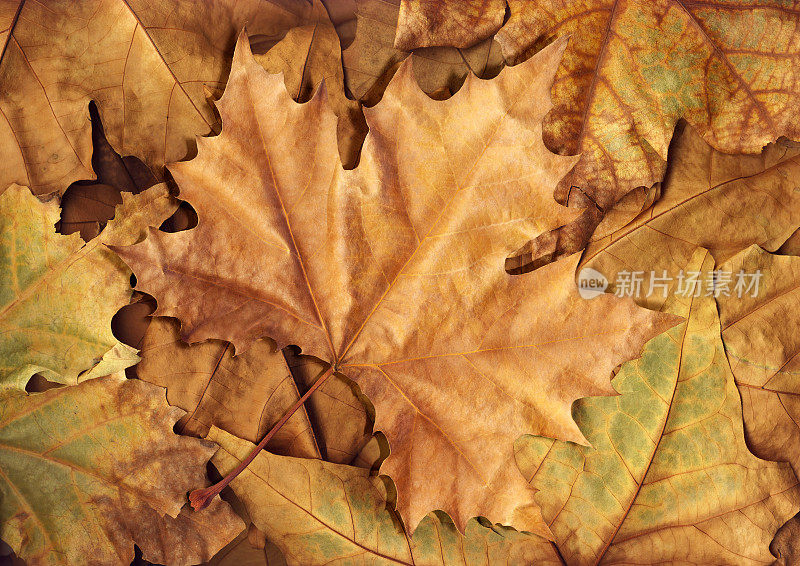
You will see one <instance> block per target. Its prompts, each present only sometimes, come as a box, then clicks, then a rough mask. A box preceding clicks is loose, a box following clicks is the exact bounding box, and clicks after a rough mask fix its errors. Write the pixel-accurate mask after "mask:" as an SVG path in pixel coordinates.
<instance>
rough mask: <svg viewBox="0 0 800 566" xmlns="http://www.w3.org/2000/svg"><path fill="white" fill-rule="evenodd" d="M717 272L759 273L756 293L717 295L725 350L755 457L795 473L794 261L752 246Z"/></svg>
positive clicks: (799, 267) (797, 284)
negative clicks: (776, 462)
mask: <svg viewBox="0 0 800 566" xmlns="http://www.w3.org/2000/svg"><path fill="white" fill-rule="evenodd" d="M720 269H721V270H722V271H726V272H730V273H732V274H736V273H738V272H739V271H742V272H744V273H748V274H755V273H760V280H759V286H758V289H757V290H756V289H753V290H751V291H748V292H746V293H741V296H740V294H739V293H725V294H721V295H720V296H719V297H717V304H718V305H719V314H720V322H721V325H722V339H723V341H724V343H725V352H726V354H727V356H728V361H729V362H730V365H731V370H732V371H733V375H734V376H735V377H736V384H737V385H738V387H739V391H740V392H741V394H742V402H743V406H744V423H745V431H746V432H747V439H748V442H749V444H750V446H751V448H752V449H753V451H754V452H755V453H756V454H758V455H759V456H762V457H764V458H769V459H772V460H788V461H789V462H790V463H791V464H792V466H794V469H795V471H797V470H800V428H798V425H797V422H798V418H800V366H799V365H798V354H799V353H800V341H798V333H797V325H798V322H799V321H798V317H797V315H796V313H797V312H798V310H797V309H798V301H800V292H798V288H800V258H797V257H784V256H777V255H772V254H769V253H767V252H765V251H764V250H762V249H761V248H759V247H757V246H753V247H752V248H749V249H747V250H745V251H743V252H741V253H740V254H737V255H736V256H734V257H733V258H731V259H730V260H729V261H728V262H726V263H725V264H723V265H721V266H720Z"/></svg>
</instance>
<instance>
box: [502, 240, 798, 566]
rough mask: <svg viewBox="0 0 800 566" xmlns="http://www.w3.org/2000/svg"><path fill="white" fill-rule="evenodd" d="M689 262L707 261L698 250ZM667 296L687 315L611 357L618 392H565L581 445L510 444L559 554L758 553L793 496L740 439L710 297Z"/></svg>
mask: <svg viewBox="0 0 800 566" xmlns="http://www.w3.org/2000/svg"><path fill="white" fill-rule="evenodd" d="M703 258H705V261H703ZM691 264H692V265H693V266H695V267H696V268H700V269H703V270H709V269H712V267H713V260H711V258H710V256H708V254H707V252H706V251H705V250H702V249H698V250H697V252H696V254H695V255H694V257H693V258H692V261H691ZM672 300H675V298H674V297H673V299H672ZM676 303H677V304H676V305H675V306H674V307H673V308H672V309H673V311H675V312H680V313H681V314H683V315H685V316H686V317H687V318H688V320H687V321H686V322H685V323H683V324H681V325H679V326H677V327H675V328H673V329H671V330H669V331H668V332H666V333H664V334H662V335H661V336H657V337H656V338H654V339H653V340H651V341H650V342H649V343H648V344H647V346H645V349H644V351H643V352H642V357H641V359H639V360H634V361H631V362H628V363H627V364H624V365H623V366H622V369H621V370H620V372H619V373H618V374H617V376H616V377H615V378H614V388H615V389H616V390H617V391H618V392H619V395H618V396H616V397H606V398H595V399H582V400H581V401H579V402H578V403H576V405H575V419H576V421H577V423H578V426H580V428H581V430H582V431H584V433H585V434H586V437H587V439H588V440H589V442H591V447H585V446H577V445H575V444H569V443H566V442H561V441H557V440H552V439H547V438H534V437H523V438H521V439H520V440H519V441H518V443H517V451H518V453H517V462H518V463H519V465H520V469H521V470H522V471H523V473H524V474H525V475H526V477H527V478H529V480H530V482H531V485H532V486H533V487H534V488H535V489H536V490H537V495H536V500H537V502H539V503H540V504H541V507H542V515H543V516H544V518H545V520H546V521H547V523H548V525H549V526H550V528H551V530H552V531H553V534H554V535H555V540H556V542H557V544H558V547H559V550H560V551H561V555H562V556H563V557H564V559H565V560H566V562H567V563H568V564H576V565H584V564H592V565H598V564H667V563H670V564H675V563H678V564H728V565H731V566H741V565H743V564H764V563H769V562H770V560H771V556H770V553H769V543H770V540H772V537H773V535H774V534H775V532H776V530H777V529H778V528H779V527H780V526H781V525H782V524H783V523H784V522H785V521H786V520H787V519H789V517H791V516H792V515H793V514H794V513H795V512H796V511H797V510H798V507H800V490H798V486H797V478H796V477H795V475H794V473H792V470H791V468H789V466H788V465H787V464H785V463H780V464H779V463H775V462H767V461H765V460H760V459H758V458H757V457H755V456H754V455H753V454H751V453H750V451H749V450H748V448H747V445H746V444H745V438H744V434H743V429H742V405H741V402H740V399H739V392H738V391H737V390H736V386H735V384H734V380H733V375H732V374H731V371H730V369H729V367H728V362H727V360H726V359H725V351H724V348H723V345H722V340H721V339H720V323H719V319H718V317H717V312H716V305H715V303H714V299H713V298H712V297H702V296H701V297H698V298H683V299H681V300H680V301H677V300H676Z"/></svg>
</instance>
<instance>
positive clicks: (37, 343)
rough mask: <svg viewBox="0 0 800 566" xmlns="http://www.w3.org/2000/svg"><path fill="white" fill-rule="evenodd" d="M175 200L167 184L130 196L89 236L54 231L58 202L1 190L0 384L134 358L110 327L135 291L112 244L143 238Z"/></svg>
mask: <svg viewBox="0 0 800 566" xmlns="http://www.w3.org/2000/svg"><path fill="white" fill-rule="evenodd" d="M175 206H176V203H175V199H173V198H171V197H170V196H169V194H168V191H167V188H166V185H164V184H161V185H157V186H155V187H152V188H150V189H148V190H147V191H145V192H143V193H141V194H140V195H138V196H128V195H126V197H125V199H124V201H123V203H122V205H120V206H119V207H118V208H117V215H118V216H117V219H115V220H112V221H111V222H109V224H108V226H107V227H106V229H105V230H104V231H103V233H102V235H101V236H100V237H98V238H95V239H94V240H92V241H91V242H88V243H84V242H82V241H81V238H80V236H79V235H78V234H71V235H69V236H62V235H59V234H56V232H55V228H54V225H55V223H56V221H57V220H58V206H57V205H56V203H55V202H48V203H41V202H39V200H37V199H36V198H35V197H34V196H33V195H32V194H31V192H30V191H29V190H28V189H27V188H25V187H21V186H19V185H12V186H11V187H9V188H8V189H7V190H6V191H5V192H4V193H3V194H2V195H0V265H2V269H3V271H4V275H3V277H2V279H0V388H2V387H5V386H8V385H21V386H22V387H24V386H25V383H26V382H27V381H28V379H29V378H30V377H31V376H32V375H33V374H35V373H37V372H40V373H43V374H44V375H45V376H46V377H47V378H48V379H50V380H51V381H57V382H59V383H76V382H77V381H78V380H83V379H88V378H89V377H96V376H98V375H106V374H107V373H109V372H113V371H117V370H119V369H122V368H125V367H127V366H130V365H132V364H134V363H136V361H137V360H138V358H137V357H136V355H135V354H136V351H135V350H133V349H132V348H130V347H128V346H125V345H124V344H122V343H120V342H118V341H117V339H116V338H114V336H113V334H112V332H111V317H112V316H114V313H115V312H116V311H117V310H118V309H119V308H120V307H122V306H123V305H125V304H127V303H128V300H129V298H130V294H131V288H130V271H129V270H128V269H127V267H126V266H125V264H124V263H122V262H121V261H120V260H119V258H118V257H116V256H115V255H114V253H113V252H111V251H109V250H108V248H106V244H116V245H127V244H133V243H135V242H137V241H139V240H140V239H141V238H142V237H143V236H144V233H145V229H146V227H147V226H148V225H152V224H156V225H158V224H160V223H161V222H162V221H163V220H164V218H166V217H168V216H169V215H170V214H171V213H172V211H173V210H174V209H175ZM87 370H90V371H87Z"/></svg>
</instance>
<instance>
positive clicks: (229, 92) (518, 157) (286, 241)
mask: <svg viewBox="0 0 800 566" xmlns="http://www.w3.org/2000/svg"><path fill="white" fill-rule="evenodd" d="M563 47H564V43H563V42H562V43H558V44H555V45H553V46H551V47H549V48H548V49H546V50H544V51H542V52H541V53H540V54H538V55H537V56H536V57H535V58H533V59H532V60H531V61H530V63H527V64H525V65H522V66H519V67H518V68H516V69H514V70H509V71H504V72H503V73H502V74H501V75H499V77H498V78H497V79H495V80H492V81H480V80H477V79H468V81H467V83H466V84H465V85H464V87H463V88H462V89H461V90H460V91H459V93H458V94H457V95H456V96H454V97H453V98H451V99H449V100H448V101H445V102H437V101H434V100H431V99H430V98H429V97H428V96H426V95H425V94H424V93H423V92H422V91H421V90H420V89H419V88H418V87H417V85H416V83H415V81H414V79H413V77H412V76H411V69H410V67H409V66H408V65H406V66H404V67H402V68H401V69H400V70H399V71H398V74H397V75H396V76H395V78H394V79H393V81H392V83H391V84H390V85H389V87H388V89H387V91H386V94H385V96H384V98H383V101H382V102H381V103H380V104H379V105H377V106H376V107H374V108H372V109H369V111H368V112H367V121H368V124H369V127H370V134H369V135H368V137H367V140H366V141H365V143H364V148H363V151H362V156H361V163H360V165H359V167H358V168H357V169H355V170H352V171H345V170H343V169H342V168H341V165H340V164H339V161H338V155H337V152H336V121H335V116H334V114H333V112H332V111H331V109H330V108H329V106H328V104H327V102H326V96H325V94H324V93H323V92H319V93H317V95H316V96H315V97H314V98H313V99H312V100H311V101H310V102H308V103H306V104H296V103H295V102H293V101H292V100H291V98H290V97H289V96H288V94H287V92H286V89H285V87H284V85H283V81H282V79H281V77H280V76H276V75H269V74H267V73H266V72H264V70H263V69H262V68H260V67H259V66H258V64H257V63H256V62H255V61H254V60H253V57H252V55H251V53H250V49H249V46H248V44H247V41H246V38H244V37H243V38H242V39H241V40H240V42H239V45H238V47H237V51H236V54H235V56H234V64H233V68H232V71H231V77H230V80H229V82H228V87H227V89H226V91H225V95H224V96H223V98H222V100H221V102H220V105H219V111H220V114H221V116H222V121H223V133H222V134H221V135H220V136H219V137H217V138H202V139H200V140H198V143H199V147H200V153H199V155H198V157H197V158H196V159H194V160H192V161H189V162H184V163H177V164H175V165H173V166H170V171H171V172H172V174H173V175H174V177H175V180H176V181H177V182H178V184H179V186H180V187H181V196H182V198H185V199H187V200H188V201H189V202H190V203H191V204H192V205H193V206H194V207H195V208H196V209H197V212H198V216H199V224H198V226H197V227H196V228H194V229H193V230H188V231H186V232H180V233H177V234H164V233H159V232H157V231H155V230H153V231H151V233H150V236H149V237H148V238H147V240H145V241H144V242H142V243H141V244H139V245H136V246H132V247H127V248H117V249H118V251H119V253H120V254H121V255H122V256H123V258H124V259H125V261H126V262H128V264H129V265H131V266H132V267H133V269H134V272H135V273H136V276H137V278H138V282H139V285H138V286H139V288H141V289H143V290H145V291H146V292H149V293H151V294H152V295H154V296H155V297H156V298H157V300H158V302H159V309H160V311H159V312H160V314H166V315H169V316H175V317H177V318H179V319H180V320H181V321H182V323H183V326H182V331H183V338H184V339H185V340H187V341H189V342H197V341H201V340H204V339H206V338H209V337H218V338H223V339H226V340H228V341H231V342H233V343H234V345H235V346H236V347H237V348H239V349H244V348H246V347H247V346H248V345H250V344H252V343H253V341H254V340H255V339H256V338H258V337H259V336H262V335H266V336H270V337H272V338H273V339H275V340H276V341H277V342H278V343H279V344H287V343H294V344H298V345H299V346H301V348H302V349H303V352H304V353H306V354H309V355H313V356H316V357H319V358H321V359H323V360H328V361H330V362H331V363H332V364H333V365H334V367H335V369H338V370H341V371H342V372H343V373H344V374H345V375H347V376H348V377H350V378H351V379H353V380H355V381H356V382H357V383H358V384H359V385H360V386H361V388H362V390H363V391H364V393H365V394H366V395H367V396H368V398H369V399H370V400H371V401H372V402H373V404H374V405H375V410H376V415H377V416H376V425H375V426H376V429H378V430H382V431H383V432H384V433H385V434H386V436H387V438H388V439H389V443H390V444H391V448H392V455H391V456H390V457H389V459H388V460H387V461H386V464H385V466H384V468H383V469H384V471H386V472H388V473H389V474H391V475H392V477H393V479H394V480H395V481H396V482H397V484H398V486H399V488H400V492H401V496H400V503H399V508H400V510H401V513H402V514H403V516H404V518H405V520H406V524H407V525H409V526H412V527H413V526H414V525H416V524H417V523H418V522H419V520H420V519H421V518H422V517H423V516H424V515H425V514H426V513H427V512H428V511H429V510H431V509H433V508H440V509H444V510H445V511H447V512H448V513H450V514H451V515H452V516H453V518H454V520H455V522H456V524H457V525H459V527H463V526H464V524H465V523H466V521H467V519H468V518H469V517H472V516H473V515H476V514H480V515H485V516H490V517H492V518H493V519H494V520H496V521H501V522H512V521H517V522H516V524H517V525H518V526H523V527H528V526H530V528H533V527H534V526H536V524H537V522H536V520H535V519H527V518H524V517H522V515H520V516H518V518H517V519H514V510H515V508H517V507H524V503H525V502H528V501H529V500H530V491H529V489H528V488H527V486H526V485H525V483H524V482H523V481H521V478H520V477H519V474H517V473H516V472H515V471H514V470H513V462H512V458H513V455H512V452H511V444H512V443H513V440H514V439H515V438H516V437H517V436H518V435H519V434H521V433H523V432H538V433H540V434H547V435H553V436H556V437H559V438H565V439H569V440H574V441H579V442H580V441H583V437H582V435H581V434H580V432H579V430H578V429H577V427H576V426H575V425H574V423H573V421H572V419H571V416H570V405H571V404H572V402H573V401H574V400H575V399H577V398H579V397H582V396H585V395H587V394H602V393H603V392H609V391H610V387H609V382H608V375H609V372H610V371H611V369H612V368H613V367H614V366H616V365H617V364H618V363H620V362H621V361H623V360H625V359H629V358H630V357H633V356H635V355H636V354H637V353H638V351H639V348H640V346H641V345H642V344H643V342H644V341H645V340H647V339H648V337H650V336H652V335H654V334H655V333H657V332H658V331H659V330H661V329H664V328H666V327H668V326H671V325H672V324H674V323H675V320H674V318H672V317H669V316H665V315H661V314H656V313H651V312H647V311H644V310H640V309H638V308H637V307H635V305H634V304H633V302H632V301H621V300H617V299H616V298H615V297H612V296H609V295H607V296H604V297H600V298H598V299H596V300H594V301H591V302H584V301H582V300H581V299H580V298H579V296H578V293H577V289H576V288H575V285H574V282H573V271H574V268H575V264H576V263H577V257H571V258H568V259H566V260H565V261H562V262H560V263H557V264H553V265H552V266H550V267H548V269H546V270H543V271H542V272H541V273H538V274H537V275H536V276H530V277H514V276H510V275H508V274H507V273H506V272H505V271H504V269H503V263H504V261H505V258H506V257H507V256H508V254H509V253H510V252H511V251H513V250H515V249H517V248H518V247H519V246H520V245H521V244H522V243H523V242H525V241H527V240H528V239H530V238H531V237H532V236H535V235H537V234H539V233H541V232H542V231H544V230H547V229H549V228H552V227H554V226H558V225H560V224H563V223H564V221H565V220H569V219H571V218H572V217H573V216H574V212H573V211H570V210H569V209H566V208H564V207H561V206H559V205H557V204H556V203H555V202H554V201H553V200H552V198H551V193H552V187H553V186H555V184H556V183H557V182H558V180H559V179H560V178H561V177H563V175H564V174H565V173H566V172H567V171H568V170H569V168H570V167H571V165H572V163H573V162H574V159H573V158H566V157H560V156H557V155H554V154H552V153H550V152H549V151H548V150H547V149H546V148H545V147H544V145H543V143H542V141H541V120H542V117H543V116H544V115H545V114H546V113H547V111H548V110H549V108H550V104H549V96H548V92H549V89H550V84H551V81H552V77H553V73H554V71H555V68H556V66H557V65H558V61H559V58H560V55H561V52H562V50H563ZM467 116H469V117H470V118H466V117H467ZM443 470H447V474H446V476H445V477H446V478H448V479H446V480H445V479H444V477H443V476H442V471H443Z"/></svg>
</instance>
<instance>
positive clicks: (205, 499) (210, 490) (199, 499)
mask: <svg viewBox="0 0 800 566" xmlns="http://www.w3.org/2000/svg"><path fill="white" fill-rule="evenodd" d="M334 371H335V367H334V366H330V367H329V368H328V369H327V370H325V373H323V374H322V375H321V376H320V377H319V379H317V381H315V382H314V385H312V386H311V387H310V388H309V389H308V391H306V392H305V394H304V395H303V396H302V397H300V398H299V399H298V400H297V401H296V402H295V404H294V405H292V406H291V407H289V409H288V410H287V411H286V412H285V413H284V414H283V416H282V417H281V419H280V420H279V421H278V422H277V423H275V426H273V427H272V428H271V429H270V431H269V432H268V433H267V434H266V436H264V438H263V439H261V442H259V443H258V445H257V446H256V447H255V448H254V449H253V451H252V452H250V454H249V455H248V456H247V458H245V459H244V460H242V461H241V462H240V463H239V465H238V466H236V468H235V469H234V470H232V471H231V472H230V473H229V474H228V475H226V476H225V477H224V478H222V479H221V480H220V481H218V482H217V483H215V484H214V485H211V486H209V487H206V488H203V489H195V490H194V491H192V492H191V493H190V494H189V502H190V503H191V504H192V508H193V509H194V510H195V511H200V510H201V509H205V508H206V507H208V505H209V503H211V500H212V499H214V496H215V495H218V494H219V493H220V492H221V491H222V490H223V489H225V487H227V485H228V484H229V483H231V482H232V481H233V479H234V478H235V477H236V476H238V475H239V474H240V473H242V472H243V471H244V469H245V468H247V466H249V465H250V462H252V461H253V460H254V459H255V457H256V456H258V453H259V452H261V450H263V448H264V447H265V446H266V445H267V444H268V443H269V441H270V440H272V437H273V436H275V434H276V433H277V432H278V431H279V430H280V429H281V427H282V426H283V425H284V424H286V421H288V420H289V418H291V416H292V415H293V414H294V413H295V412H296V411H297V409H299V408H300V407H301V406H302V405H303V403H305V402H306V400H307V399H308V398H309V397H311V394H312V393H314V391H316V390H317V389H319V388H320V387H322V385H323V384H324V383H325V382H326V381H327V380H328V378H329V377H330V376H332V375H333V374H334Z"/></svg>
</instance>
